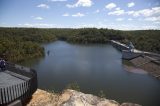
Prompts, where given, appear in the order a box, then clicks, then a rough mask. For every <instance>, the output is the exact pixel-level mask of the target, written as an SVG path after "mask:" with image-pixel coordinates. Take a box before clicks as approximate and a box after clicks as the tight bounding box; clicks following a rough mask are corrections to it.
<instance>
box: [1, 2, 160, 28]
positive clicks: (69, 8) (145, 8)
mask: <svg viewBox="0 0 160 106" xmlns="http://www.w3.org/2000/svg"><path fill="white" fill-rule="evenodd" d="M0 27H38V28H84V27H87V28H88V27H95V28H109V29H119V30H143V29H159V30H160V0H0Z"/></svg>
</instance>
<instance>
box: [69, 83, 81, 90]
mask: <svg viewBox="0 0 160 106" xmlns="http://www.w3.org/2000/svg"><path fill="white" fill-rule="evenodd" d="M66 89H73V90H76V91H80V87H79V85H78V83H77V82H73V83H70V84H68V85H67V86H66Z"/></svg>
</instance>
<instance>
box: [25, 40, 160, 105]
mask: <svg viewBox="0 0 160 106" xmlns="http://www.w3.org/2000/svg"><path fill="white" fill-rule="evenodd" d="M44 47H45V57H44V58H39V59H33V60H28V61H27V62H25V63H23V65H25V66H29V67H32V68H34V69H36V70H37V73H38V81H39V88H41V89H50V90H52V89H54V90H58V91H61V90H62V89H64V88H65V87H66V86H67V85H68V84H69V83H72V82H77V83H78V85H79V86H80V90H81V91H82V92H85V93H92V94H98V93H99V92H100V90H103V91H104V92H105V94H106V97H107V98H109V99H114V100H116V101H118V102H120V103H121V102H134V103H138V104H141V105H143V106H160V81H159V80H157V79H156V78H154V77H152V76H150V75H148V74H135V73H130V72H127V71H125V69H124V66H123V64H122V60H121V55H122V54H121V52H120V51H118V50H117V49H115V48H114V47H112V46H111V45H109V44H89V45H78V44H69V43H67V42H64V41H56V42H53V43H50V44H46V45H44ZM48 51H49V52H48Z"/></svg>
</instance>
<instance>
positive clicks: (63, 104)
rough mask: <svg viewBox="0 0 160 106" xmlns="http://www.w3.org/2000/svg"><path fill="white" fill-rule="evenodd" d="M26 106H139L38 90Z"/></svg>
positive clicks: (89, 96)
mask: <svg viewBox="0 0 160 106" xmlns="http://www.w3.org/2000/svg"><path fill="white" fill-rule="evenodd" d="M27 106H140V105H138V104H132V103H123V104H121V105H120V104H119V103H118V102H116V101H114V100H109V99H105V98H100V97H97V96H94V95H92V94H84V93H82V92H78V91H75V90H70V89H67V90H65V91H64V92H63V93H62V94H61V95H59V94H55V93H49V92H47V91H44V90H40V89H38V90H37V91H36V92H35V93H34V94H33V97H32V100H31V101H30V102H29V103H28V104H27Z"/></svg>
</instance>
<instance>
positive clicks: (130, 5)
mask: <svg viewBox="0 0 160 106" xmlns="http://www.w3.org/2000/svg"><path fill="white" fill-rule="evenodd" d="M134 5H135V3H134V2H130V3H128V4H127V6H128V7H133V6H134Z"/></svg>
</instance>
